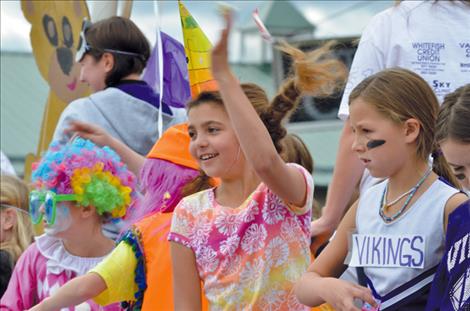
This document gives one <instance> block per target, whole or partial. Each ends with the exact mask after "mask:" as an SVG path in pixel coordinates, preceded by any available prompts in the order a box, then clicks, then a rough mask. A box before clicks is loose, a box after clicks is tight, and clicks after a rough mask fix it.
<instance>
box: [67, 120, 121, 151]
mask: <svg viewBox="0 0 470 311" xmlns="http://www.w3.org/2000/svg"><path fill="white" fill-rule="evenodd" d="M65 132H66V133H74V135H73V136H72V138H71V140H73V139H74V138H75V137H76V136H80V137H82V138H85V139H89V140H91V141H92V142H94V143H95V144H97V145H99V146H101V147H103V146H109V145H110V144H111V141H112V139H113V138H112V137H111V135H109V134H108V133H107V132H106V131H105V130H104V129H102V128H101V127H99V126H97V125H94V124H92V123H86V122H81V121H77V120H74V121H71V122H70V126H69V127H68V128H67V129H65Z"/></svg>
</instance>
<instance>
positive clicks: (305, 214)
mask: <svg viewBox="0 0 470 311" xmlns="http://www.w3.org/2000/svg"><path fill="white" fill-rule="evenodd" d="M225 17H226V22H227V27H226V29H225V30H224V31H223V33H222V36H221V39H220V41H219V43H218V44H217V45H216V46H215V48H214V50H213V52H212V72H213V76H214V78H215V79H216V80H217V83H218V85H219V91H218V92H203V93H201V94H200V95H199V96H198V97H197V98H196V99H195V100H193V101H192V102H190V103H189V105H188V118H189V135H190V137H191V142H190V152H191V154H192V156H193V157H194V158H196V160H197V161H198V162H199V165H200V168H201V169H202V171H203V173H204V175H207V176H211V177H218V178H219V179H220V185H219V186H217V187H216V188H211V189H208V190H205V191H202V192H198V193H196V194H194V195H191V196H189V197H185V198H184V199H183V200H182V201H181V202H180V203H179V204H178V206H177V207H176V208H175V211H174V215H173V222H172V228H171V230H170V234H169V240H170V241H171V252H172V261H173V267H174V269H173V275H174V297H175V309H176V310H199V309H200V308H201V299H200V292H201V280H202V282H203V284H204V293H205V295H206V297H207V299H208V301H209V305H210V308H213V309H215V310H218V309H237V308H239V309H252V310H269V308H272V307H277V308H279V309H281V310H299V309H300V310H301V309H304V308H305V307H302V306H301V305H299V304H298V302H297V301H296V299H295V296H294V295H293V292H292V288H293V284H294V282H295V280H296V279H297V278H298V277H300V275H301V274H302V272H303V271H305V270H306V268H307V266H308V263H309V261H310V254H309V241H310V238H309V237H310V228H309V223H310V219H311V217H310V209H311V206H312V199H313V180H312V177H311V175H310V174H309V173H308V172H307V171H306V170H305V169H304V168H302V167H301V166H299V165H295V164H286V163H285V162H284V161H283V160H282V158H281V156H280V155H279V153H278V152H280V151H281V149H282V147H281V139H282V138H283V137H284V136H285V134H286V131H285V129H284V128H283V126H282V121H284V120H285V118H286V115H288V114H289V113H290V112H292V110H293V109H295V107H296V105H297V102H298V99H299V98H300V96H301V95H302V94H304V93H305V92H315V93H322V94H325V93H329V92H331V91H333V90H334V89H335V87H336V86H337V83H336V82H337V80H339V79H340V78H341V77H342V76H344V70H343V66H342V65H341V63H340V62H338V61H334V60H325V59H322V60H321V61H319V62H316V61H318V59H319V58H320V57H321V56H323V55H324V52H325V49H323V50H320V51H317V52H314V53H312V54H307V55H305V54H304V53H302V52H301V51H298V50H295V49H293V48H286V51H287V52H288V53H289V54H291V55H292V56H293V58H294V61H295V65H296V75H295V77H294V78H292V79H289V80H288V81H286V83H285V84H284V86H283V88H282V90H281V92H280V93H279V94H278V95H277V96H276V97H275V98H274V100H273V102H272V104H271V105H270V107H269V108H268V109H266V110H265V111H264V112H262V113H261V115H260V116H259V115H258V113H257V112H256V110H255V108H254V106H256V104H257V103H259V100H260V99H263V98H265V97H266V96H265V94H264V92H259V91H258V92H249V91H247V90H244V89H242V88H241V86H240V84H239V82H238V81H237V79H236V78H235V77H234V75H233V74H232V72H231V70H230V67H229V65H228V60H227V40H228V35H229V33H230V29H231V25H230V24H231V16H230V14H226V16H225ZM201 178H204V176H201ZM206 178H207V177H206Z"/></svg>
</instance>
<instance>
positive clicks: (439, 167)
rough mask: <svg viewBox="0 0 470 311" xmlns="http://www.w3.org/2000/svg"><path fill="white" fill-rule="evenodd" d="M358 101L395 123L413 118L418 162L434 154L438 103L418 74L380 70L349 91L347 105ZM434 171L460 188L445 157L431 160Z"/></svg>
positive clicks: (398, 70) (396, 69)
mask: <svg viewBox="0 0 470 311" xmlns="http://www.w3.org/2000/svg"><path fill="white" fill-rule="evenodd" d="M357 98H361V99H363V100H364V101H365V102H367V103H368V104H370V105H372V106H373V107H374V108H375V109H377V111H378V112H379V113H381V114H382V115H384V116H385V117H387V118H389V119H390V120H392V121H393V122H395V123H397V124H401V123H403V122H405V121H406V120H408V119H411V118H414V119H416V120H417V121H418V122H419V124H420V131H419V134H418V137H417V138H416V154H417V156H418V157H419V159H421V160H423V161H427V159H428V157H429V155H430V154H431V153H434V152H435V151H437V150H436V145H435V143H434V140H435V133H436V132H435V125H436V119H437V114H438V111H439V103H438V101H437V98H436V95H435V94H434V92H433V90H432V89H431V87H430V86H429V84H428V83H427V82H426V81H425V80H424V79H423V78H421V77H420V76H419V75H418V74H416V73H414V72H413V71H411V70H408V69H403V68H390V69H385V70H382V71H380V72H378V73H376V74H373V75H371V76H369V77H367V78H366V79H364V80H363V81H362V82H360V83H359V84H358V85H357V86H356V87H355V88H354V89H353V90H352V92H351V95H350V96H349V104H350V105H351V103H352V102H353V101H354V100H355V99H357ZM433 169H434V171H435V172H436V174H438V175H440V176H442V177H444V178H445V179H447V180H448V181H449V182H450V183H452V184H453V185H454V186H455V187H459V183H458V182H457V180H456V179H455V177H454V174H452V171H451V169H450V167H449V165H448V164H447V162H446V160H445V159H444V157H437V159H435V160H434V162H433Z"/></svg>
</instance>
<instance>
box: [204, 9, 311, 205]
mask: <svg viewBox="0 0 470 311" xmlns="http://www.w3.org/2000/svg"><path fill="white" fill-rule="evenodd" d="M224 18H225V21H226V28H225V29H224V30H223V31H222V34H221V38H220V40H219V42H218V43H217V45H216V46H215V47H214V49H213V50H212V73H213V76H214V78H215V79H216V80H217V83H218V85H219V92H220V94H221V95H222V99H223V102H224V106H225V109H226V110H227V113H228V115H229V117H230V120H231V123H232V126H233V128H234V130H235V132H236V134H237V137H238V140H239V142H240V145H241V148H242V150H243V152H244V154H245V156H246V158H247V161H248V162H249V163H250V164H251V165H252V167H253V169H254V170H255V172H256V174H257V175H258V176H259V177H260V178H261V179H262V181H263V182H264V183H265V184H266V185H267V186H268V187H269V188H270V189H271V190H272V191H273V192H274V193H276V194H277V195H279V196H280V197H281V198H282V199H283V200H285V201H286V202H289V203H292V204H294V205H296V206H303V205H304V204H305V200H306V195H305V194H306V189H307V185H306V182H305V180H304V177H303V176H302V174H301V173H300V172H299V171H298V170H297V169H295V168H293V167H289V166H287V165H286V164H285V163H284V161H283V160H282V158H281V157H280V156H279V155H278V153H277V151H276V148H275V146H274V144H273V142H272V140H271V137H270V135H269V133H268V130H267V129H266V127H265V126H264V124H263V122H262V121H261V119H260V118H259V116H258V114H257V113H256V111H255V109H254V108H253V105H252V104H251V103H250V101H249V100H248V98H247V96H246V95H245V93H244V92H243V90H242V88H241V87H240V84H239V82H238V80H237V79H236V77H235V76H234V75H233V74H232V72H231V70H230V67H229V64H228V52H227V43H228V42H227V41H228V36H229V33H230V30H231V24H232V16H231V14H230V13H225V14H224ZM281 176H282V178H281Z"/></svg>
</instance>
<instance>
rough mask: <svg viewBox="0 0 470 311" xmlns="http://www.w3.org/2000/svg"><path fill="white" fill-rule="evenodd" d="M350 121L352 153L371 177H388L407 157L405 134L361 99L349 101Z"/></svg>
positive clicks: (399, 127) (400, 128)
mask: <svg viewBox="0 0 470 311" xmlns="http://www.w3.org/2000/svg"><path fill="white" fill-rule="evenodd" d="M349 117H350V122H351V126H352V129H353V132H354V142H353V145H352V150H353V151H354V152H356V153H357V155H358V157H359V159H360V160H361V162H362V163H363V164H364V166H365V167H366V168H367V169H369V171H370V173H371V175H372V176H374V177H380V178H384V177H389V176H391V175H392V174H393V172H396V170H397V169H398V168H400V167H402V165H403V163H404V162H405V160H406V157H407V155H408V152H407V149H406V142H405V140H404V137H403V135H404V130H403V128H402V127H401V126H399V125H397V124H396V123H394V122H393V121H392V120H390V119H389V118H387V117H385V116H384V115H382V114H381V113H380V112H379V111H378V110H377V109H376V108H375V107H374V106H372V105H371V104H368V103H366V102H365V101H363V100H362V99H361V98H357V99H355V100H353V101H352V103H351V105H350V106H349Z"/></svg>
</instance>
